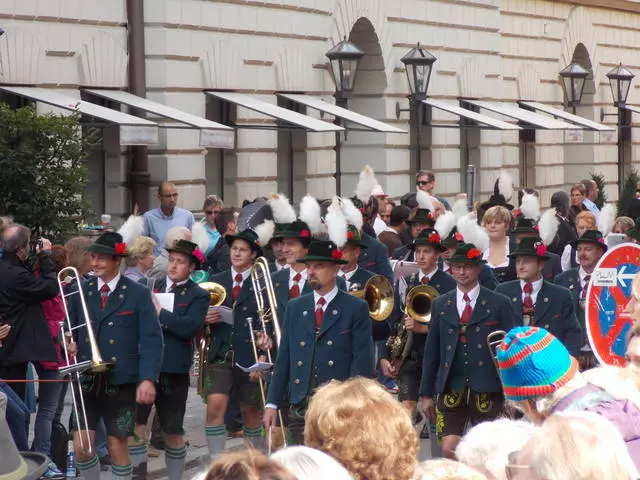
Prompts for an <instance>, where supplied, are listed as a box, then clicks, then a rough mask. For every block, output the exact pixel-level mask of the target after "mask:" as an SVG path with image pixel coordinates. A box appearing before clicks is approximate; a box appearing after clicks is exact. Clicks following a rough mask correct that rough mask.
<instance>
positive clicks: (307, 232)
mask: <svg viewBox="0 0 640 480" xmlns="http://www.w3.org/2000/svg"><path fill="white" fill-rule="evenodd" d="M273 238H297V239H298V240H300V241H301V242H302V243H303V244H305V245H309V244H310V243H311V240H313V239H312V238H311V229H310V228H309V225H307V224H306V223H305V222H303V221H302V220H296V221H295V222H292V223H286V224H283V225H281V227H280V229H278V230H276V231H275V232H274V234H273Z"/></svg>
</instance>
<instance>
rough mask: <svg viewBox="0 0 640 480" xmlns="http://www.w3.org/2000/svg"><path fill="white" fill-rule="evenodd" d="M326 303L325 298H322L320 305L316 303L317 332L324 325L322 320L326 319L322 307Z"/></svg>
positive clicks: (319, 300) (319, 301)
mask: <svg viewBox="0 0 640 480" xmlns="http://www.w3.org/2000/svg"><path fill="white" fill-rule="evenodd" d="M325 303H326V300H325V299H324V297H320V298H319V299H318V303H316V330H319V329H320V326H321V325H322V319H323V318H324V310H322V307H323V306H324V304H325Z"/></svg>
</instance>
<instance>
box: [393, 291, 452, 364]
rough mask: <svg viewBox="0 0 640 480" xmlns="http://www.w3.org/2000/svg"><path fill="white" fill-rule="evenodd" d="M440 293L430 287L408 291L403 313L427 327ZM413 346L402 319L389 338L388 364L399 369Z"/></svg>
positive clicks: (410, 335) (411, 333)
mask: <svg viewBox="0 0 640 480" xmlns="http://www.w3.org/2000/svg"><path fill="white" fill-rule="evenodd" d="M438 295H440V293H439V292H438V290H436V289H435V288H433V287H432V286H430V285H418V286H417V287H413V288H412V289H411V290H409V293H408V294H407V298H406V300H405V310H404V313H406V314H407V315H409V316H410V317H411V318H412V319H413V320H415V321H416V322H418V323H421V324H424V325H429V324H430V323H431V308H432V306H433V301H434V300H435V299H436V297H438ZM412 344H413V332H411V331H409V330H407V329H406V328H405V327H404V319H401V320H400V322H398V326H397V330H396V335H395V336H392V337H389V340H388V341H387V346H388V347H389V354H390V362H391V365H392V366H393V367H394V368H395V370H396V371H398V370H399V369H400V367H401V366H402V364H403V363H404V361H405V360H406V358H407V357H408V356H409V352H411V346H412Z"/></svg>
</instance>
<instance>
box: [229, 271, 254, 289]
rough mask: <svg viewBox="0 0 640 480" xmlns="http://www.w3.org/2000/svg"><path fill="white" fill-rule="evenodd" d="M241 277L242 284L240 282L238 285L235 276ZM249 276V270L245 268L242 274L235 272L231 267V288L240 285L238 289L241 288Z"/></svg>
mask: <svg viewBox="0 0 640 480" xmlns="http://www.w3.org/2000/svg"><path fill="white" fill-rule="evenodd" d="M238 274H240V275H242V282H240V283H239V284H238V283H237V282H236V275H238ZM250 274H251V269H250V268H247V269H246V270H245V271H244V272H238V271H236V270H235V269H234V268H233V267H231V279H232V280H233V286H234V287H235V286H236V285H240V287H242V285H243V284H244V281H245V280H246V279H247V278H249V275H250Z"/></svg>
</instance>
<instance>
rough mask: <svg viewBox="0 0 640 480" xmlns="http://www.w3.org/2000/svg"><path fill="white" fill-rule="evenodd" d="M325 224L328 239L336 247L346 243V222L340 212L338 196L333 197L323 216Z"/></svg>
mask: <svg viewBox="0 0 640 480" xmlns="http://www.w3.org/2000/svg"><path fill="white" fill-rule="evenodd" d="M325 224H326V225H327V233H328V234H329V240H331V241H332V242H333V243H335V244H336V246H337V247H338V248H342V247H344V245H345V243H347V228H348V224H347V218H346V217H345V216H344V213H343V212H342V206H341V205H340V198H339V197H334V198H333V200H332V201H331V205H329V209H328V211H327V216H326V218H325Z"/></svg>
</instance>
